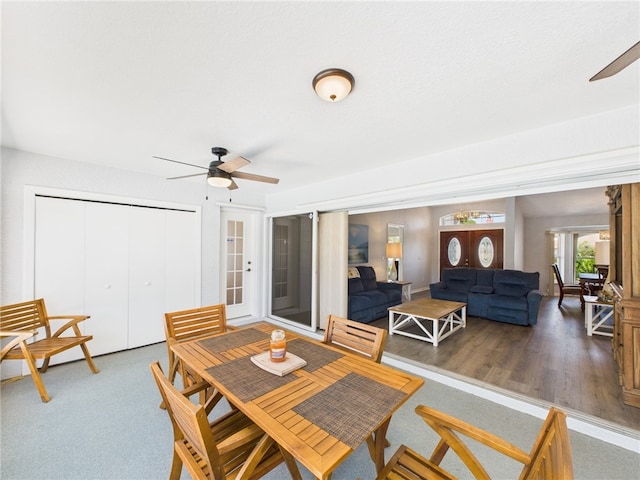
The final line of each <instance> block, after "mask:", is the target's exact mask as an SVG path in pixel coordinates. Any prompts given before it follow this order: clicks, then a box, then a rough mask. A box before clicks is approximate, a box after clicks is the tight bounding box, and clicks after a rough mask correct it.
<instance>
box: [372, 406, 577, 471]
mask: <svg viewBox="0 0 640 480" xmlns="http://www.w3.org/2000/svg"><path fill="white" fill-rule="evenodd" d="M416 413H417V414H418V415H420V416H421V417H422V419H423V420H424V421H425V422H426V423H427V424H428V425H429V426H430V427H431V428H433V429H434V430H435V432H436V433H437V434H438V435H439V436H440V441H439V442H438V444H437V446H436V448H435V449H434V450H433V453H432V454H431V457H430V458H429V459H427V458H425V457H423V456H421V455H420V454H418V453H416V452H415V451H413V450H411V449H409V448H408V447H406V446H404V445H402V446H401V447H400V448H399V449H398V451H397V452H396V454H395V455H394V456H393V457H392V458H391V460H390V461H389V463H388V464H387V465H385V468H384V469H383V470H382V471H381V472H380V474H379V475H378V477H377V480H382V479H404V478H415V479H431V478H455V477H453V476H452V475H450V474H448V473H447V472H446V471H444V470H442V469H441V467H440V463H441V462H442V459H443V458H444V456H445V455H446V453H447V452H448V451H449V449H451V450H453V451H454V452H455V453H456V454H457V455H458V457H459V458H460V460H462V462H463V463H464V464H465V465H466V466H467V468H468V469H469V471H470V472H471V474H472V475H473V476H474V477H475V478H476V479H480V480H488V479H490V478H491V477H490V476H489V474H488V473H487V471H486V469H485V467H484V466H483V465H482V464H481V463H480V461H479V460H478V458H477V457H476V456H475V455H474V454H473V453H472V451H471V450H470V449H469V447H468V446H467V444H465V443H464V441H463V439H462V438H461V436H462V437H466V439H471V440H474V441H476V442H478V443H480V444H482V445H486V446H487V447H489V448H491V449H493V450H496V451H497V452H499V453H501V454H503V455H506V456H508V457H510V458H512V459H514V460H516V461H518V462H520V463H522V464H523V465H524V467H523V468H522V472H521V474H520V477H519V478H520V479H522V480H533V479H536V480H571V479H573V461H572V454H571V443H570V441H569V432H568V430H567V422H566V417H567V416H566V414H565V413H564V412H562V411H560V410H558V409H556V408H551V409H550V410H549V413H548V415H547V418H546V420H545V421H544V423H543V424H542V428H541V429H540V433H539V434H538V437H537V439H536V441H535V443H534V444H533V448H532V449H531V452H530V453H527V452H525V451H524V450H521V449H520V448H518V447H516V446H515V445H513V444H511V443H509V442H507V441H506V440H504V439H502V438H500V437H498V436H496V435H494V434H492V433H489V432H487V431H485V430H482V429H480V428H478V427H475V426H473V425H471V424H469V423H467V422H464V421H462V420H459V419H457V418H455V417H452V416H450V415H447V414H445V413H442V412H439V411H437V410H434V409H432V408H429V407H425V406H423V405H418V406H417V407H416ZM436 467H437V468H436ZM408 472H412V473H413V476H411V475H409V474H408Z"/></svg>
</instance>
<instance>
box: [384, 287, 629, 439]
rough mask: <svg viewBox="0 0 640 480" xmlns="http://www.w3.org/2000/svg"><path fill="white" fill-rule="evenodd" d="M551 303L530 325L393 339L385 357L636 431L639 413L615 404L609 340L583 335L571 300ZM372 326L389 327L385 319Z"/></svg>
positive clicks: (472, 320) (482, 324) (472, 323)
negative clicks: (433, 339) (436, 339)
mask: <svg viewBox="0 0 640 480" xmlns="http://www.w3.org/2000/svg"><path fill="white" fill-rule="evenodd" d="M420 297H423V298H424V297H429V293H428V292H421V293H418V294H415V295H414V296H413V299H414V300H415V299H418V298H420ZM557 302H558V300H557V298H553V297H545V298H544V299H543V300H542V304H541V306H540V313H539V316H538V324H537V325H536V326H535V327H522V326H518V325H511V324H506V323H500V322H495V321H491V320H485V319H482V318H477V317H467V327H466V328H465V329H462V330H460V331H458V332H456V333H454V334H453V335H451V336H450V337H447V338H445V339H444V340H442V341H441V343H440V344H439V345H438V346H437V347H434V346H432V345H431V344H429V343H426V342H422V341H420V340H416V339H413V338H408V337H404V336H400V335H393V336H389V337H388V338H387V343H386V346H385V352H388V353H391V354H395V355H397V356H400V357H405V358H407V359H410V360H413V361H415V362H419V363H422V364H425V365H427V366H433V367H437V368H438V369H442V370H445V371H448V372H453V373H455V374H457V375H462V376H464V377H468V378H470V379H474V380H477V381H479V382H483V383H487V384H490V385H494V386H496V387H499V388H502V389H506V390H509V391H512V392H515V393H517V394H521V395H525V396H527V397H532V398H535V399H539V400H543V401H546V402H551V403H554V404H556V405H558V406H561V407H565V408H568V409H572V410H577V411H579V412H583V413H586V414H588V415H592V416H595V417H598V418H600V419H603V420H606V421H608V422H612V423H615V424H617V425H621V426H623V427H627V428H633V429H635V430H640V409H638V408H634V407H630V406H628V405H625V404H624V403H623V402H622V389H621V387H620V385H619V384H618V370H617V367H616V365H615V362H614V360H613V354H612V351H611V338H610V337H603V336H599V335H594V336H592V337H589V336H587V333H586V330H585V328H584V315H583V313H582V312H581V311H580V303H579V300H578V299H577V298H568V299H567V298H566V297H565V301H564V303H563V307H562V308H558V303H557ZM372 325H376V326H378V327H381V328H385V329H388V319H386V318H384V319H379V320H376V321H375V322H373V323H372Z"/></svg>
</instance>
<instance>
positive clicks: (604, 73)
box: [589, 42, 640, 82]
mask: <svg viewBox="0 0 640 480" xmlns="http://www.w3.org/2000/svg"><path fill="white" fill-rule="evenodd" d="M639 58H640V42H638V43H636V44H635V45H634V46H633V47H631V48H630V49H629V50H627V51H626V52H624V53H623V54H622V55H620V56H619V57H618V58H616V59H615V60H614V61H613V62H611V63H610V64H609V65H607V66H606V67H604V68H603V69H602V70H600V71H599V72H598V73H596V74H595V75H594V76H593V77H591V78H590V79H589V81H590V82H593V81H595V80H601V79H603V78H607V77H610V76H612V75H615V74H616V73H618V72H619V71H621V70H622V69H624V68H627V67H628V66H629V65H631V64H632V63H633V62H635V61H636V60H638V59H639Z"/></svg>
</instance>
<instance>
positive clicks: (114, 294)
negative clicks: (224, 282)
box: [34, 197, 200, 363]
mask: <svg viewBox="0 0 640 480" xmlns="http://www.w3.org/2000/svg"><path fill="white" fill-rule="evenodd" d="M198 220H199V218H198V216H197V215H196V213H195V212H193V211H187V210H184V211H182V210H175V209H173V210H171V209H164V208H147V207H144V206H133V205H123V204H118V203H108V202H95V201H93V202H89V201H83V200H72V199H62V198H51V197H37V198H36V221H35V257H34V265H35V274H34V278H35V285H34V295H35V298H40V297H43V298H45V300H46V302H47V308H48V311H49V313H50V314H52V315H55V314H56V313H68V314H86V315H90V316H91V318H90V319H89V320H87V321H86V322H83V324H82V327H81V328H82V329H83V333H85V334H87V335H93V336H94V339H93V340H92V341H91V342H90V343H89V344H88V346H89V350H90V351H91V353H92V355H101V354H104V353H109V352H114V351H118V350H124V349H128V348H135V347H139V346H142V345H148V344H151V343H156V342H161V341H163V340H164V339H165V335H164V313H165V312H167V311H175V310H182V309H186V308H193V307H196V306H198V305H199V303H198V299H199V298H200V295H199V292H198V291H197V288H198V285H199V283H198V281H197V276H198V275H199V273H200V270H199V266H198V262H199V258H200V257H199V253H198V252H199V248H200V234H199V226H198ZM75 350H78V351H77V352H75ZM81 356H82V352H81V351H80V349H72V350H70V351H68V352H65V353H64V354H62V355H58V356H56V357H54V359H53V360H55V361H56V363H61V362H66V361H70V360H74V359H76V358H80V357H81Z"/></svg>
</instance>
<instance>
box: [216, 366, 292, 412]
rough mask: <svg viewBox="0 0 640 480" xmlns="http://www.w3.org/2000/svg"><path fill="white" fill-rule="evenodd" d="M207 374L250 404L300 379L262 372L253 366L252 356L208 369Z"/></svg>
mask: <svg viewBox="0 0 640 480" xmlns="http://www.w3.org/2000/svg"><path fill="white" fill-rule="evenodd" d="M207 372H209V373H210V374H211V375H212V376H214V377H216V378H217V379H218V380H220V382H222V383H223V384H224V385H225V387H227V388H228V389H229V390H230V391H231V392H232V393H233V394H234V395H236V396H237V397H238V398H239V399H240V400H242V401H243V402H250V401H251V400H253V399H255V398H258V397H259V396H261V395H264V394H265V393H268V392H270V391H271V390H274V389H276V388H279V387H281V386H283V385H286V384H287V383H289V382H293V381H294V380H296V379H297V378H298V377H296V376H295V375H291V374H289V375H285V376H284V377H280V376H279V375H274V374H273V373H269V372H267V371H265V370H262V369H261V368H260V367H258V366H256V365H254V364H253V362H252V361H251V357H250V356H248V357H242V358H238V359H236V360H232V361H230V362H227V363H223V364H222V365H217V366H215V367H211V368H207Z"/></svg>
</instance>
